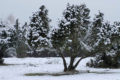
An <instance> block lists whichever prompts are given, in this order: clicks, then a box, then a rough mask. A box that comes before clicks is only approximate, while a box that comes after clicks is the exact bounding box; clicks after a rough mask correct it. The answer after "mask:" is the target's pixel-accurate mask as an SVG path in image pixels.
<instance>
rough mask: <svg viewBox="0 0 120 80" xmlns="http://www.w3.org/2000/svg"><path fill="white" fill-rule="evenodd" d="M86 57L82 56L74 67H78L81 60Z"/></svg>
mask: <svg viewBox="0 0 120 80" xmlns="http://www.w3.org/2000/svg"><path fill="white" fill-rule="evenodd" d="M83 58H84V57H81V58H80V59H79V60H78V61H77V62H76V64H75V65H74V68H76V67H77V66H78V64H79V63H80V61H81V60H82V59H83Z"/></svg>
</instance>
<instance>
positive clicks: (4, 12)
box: [0, 0, 120, 25]
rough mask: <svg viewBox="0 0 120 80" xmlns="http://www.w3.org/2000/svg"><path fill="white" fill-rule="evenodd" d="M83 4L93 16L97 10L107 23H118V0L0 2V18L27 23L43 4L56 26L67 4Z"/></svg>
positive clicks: (119, 9)
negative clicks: (14, 19) (12, 17)
mask: <svg viewBox="0 0 120 80" xmlns="http://www.w3.org/2000/svg"><path fill="white" fill-rule="evenodd" d="M68 2H69V3H71V4H81V3H85V4H86V5H87V7H88V8H90V10H91V15H92V16H93V15H94V14H96V13H97V12H98V11H99V10H100V11H101V12H103V13H104V14H105V19H106V20H108V21H111V22H113V21H120V0H0V18H1V19H3V20H5V19H6V18H7V17H8V16H9V15H10V14H12V15H14V16H15V18H19V19H20V21H21V22H22V23H23V22H25V21H29V17H30V16H31V15H32V12H35V11H36V10H38V8H39V7H40V6H41V5H42V4H44V5H46V7H47V9H48V10H49V16H50V18H51V19H52V20H53V21H52V25H57V23H56V22H57V21H58V18H61V16H62V12H63V10H64V9H65V7H66V4H67V3H68Z"/></svg>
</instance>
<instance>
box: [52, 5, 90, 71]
mask: <svg viewBox="0 0 120 80" xmlns="http://www.w3.org/2000/svg"><path fill="white" fill-rule="evenodd" d="M89 13H90V10H89V9H88V8H87V7H86V5H84V4H83V5H70V4H68V5H67V8H66V10H65V11H64V12H63V16H64V17H63V19H62V20H61V21H60V22H59V27H60V29H58V30H57V31H55V32H54V33H53V36H52V44H53V47H54V48H55V49H56V50H57V51H58V53H59V55H60V56H61V57H62V59H63V63H64V71H72V70H75V68H76V67H77V66H78V64H79V62H80V61H81V60H82V59H83V58H85V57H87V56H89V55H90V54H89V55H88V54H85V52H84V51H88V52H89V51H91V48H90V47H89V46H88V45H87V43H86V42H87V39H88V36H89V29H90V16H89ZM63 53H67V54H68V55H69V56H70V64H69V65H68V66H67V64H66V60H65V57H64V55H63ZM78 55H81V58H80V59H79V60H78V61H77V63H75V65H74V62H75V58H76V57H77V56H78Z"/></svg>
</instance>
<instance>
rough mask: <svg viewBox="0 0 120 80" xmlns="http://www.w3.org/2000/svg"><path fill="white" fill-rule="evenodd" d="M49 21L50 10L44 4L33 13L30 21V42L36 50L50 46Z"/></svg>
mask: <svg viewBox="0 0 120 80" xmlns="http://www.w3.org/2000/svg"><path fill="white" fill-rule="evenodd" d="M49 22H50V19H49V18H48V10H47V9H46V8H45V6H44V5H42V6H41V7H40V8H39V10H38V11H37V12H35V13H34V14H33V16H32V17H31V21H30V30H29V34H28V44H29V45H30V46H31V48H32V49H33V50H34V51H36V50H37V49H40V48H42V47H46V46H48V42H47V40H48V32H49Z"/></svg>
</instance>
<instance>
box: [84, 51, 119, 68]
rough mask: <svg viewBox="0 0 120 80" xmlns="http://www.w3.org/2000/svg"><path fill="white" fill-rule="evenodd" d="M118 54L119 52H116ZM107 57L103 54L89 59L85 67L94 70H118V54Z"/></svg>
mask: <svg viewBox="0 0 120 80" xmlns="http://www.w3.org/2000/svg"><path fill="white" fill-rule="evenodd" d="M118 53H119V52H118ZM118 53H116V54H115V55H108V54H106V53H103V54H101V55H97V56H96V57H95V58H94V59H91V60H90V62H88V63H87V64H86V65H87V66H89V67H94V68H119V67H120V54H118Z"/></svg>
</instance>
